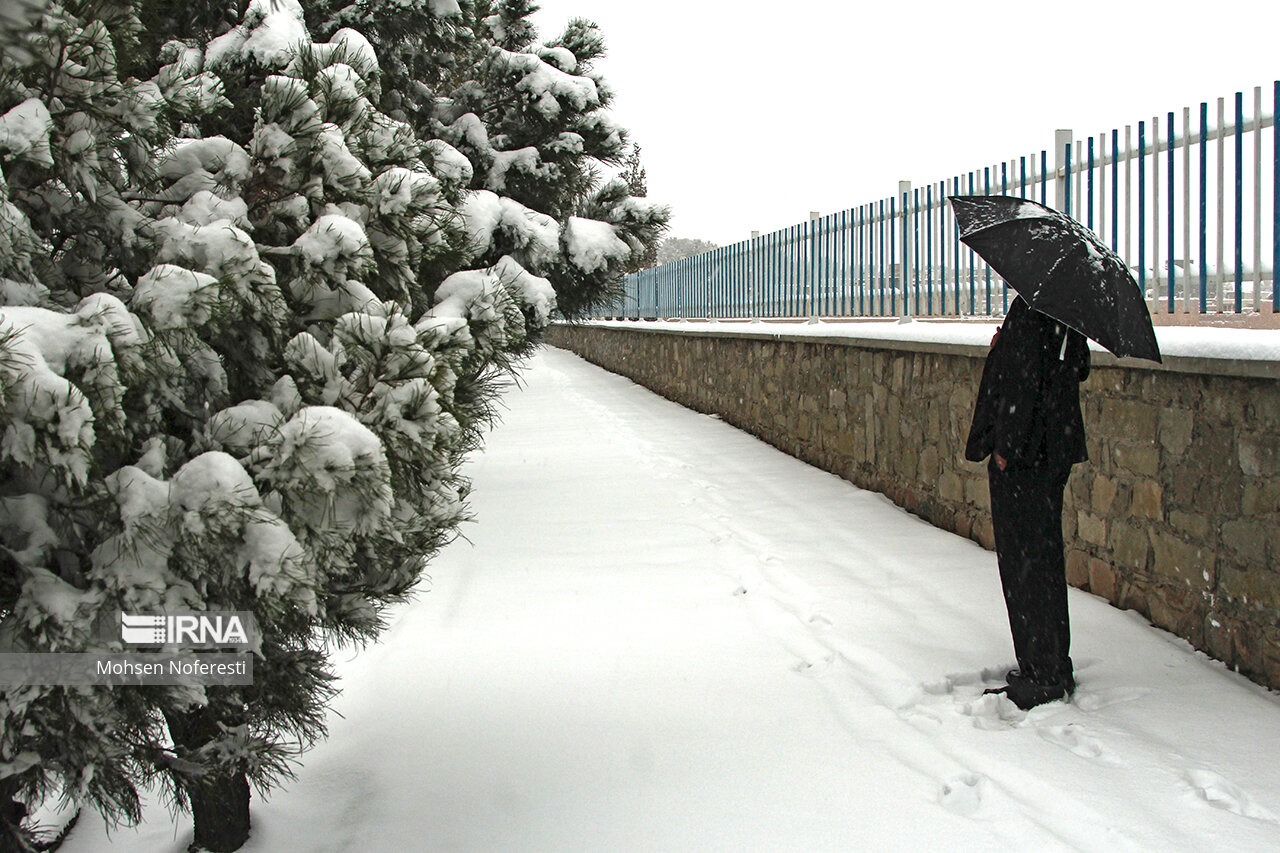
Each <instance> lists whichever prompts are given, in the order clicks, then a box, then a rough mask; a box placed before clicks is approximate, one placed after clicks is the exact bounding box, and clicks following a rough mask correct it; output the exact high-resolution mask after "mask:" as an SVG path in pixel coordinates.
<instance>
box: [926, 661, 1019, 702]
mask: <svg viewBox="0 0 1280 853" xmlns="http://www.w3.org/2000/svg"><path fill="white" fill-rule="evenodd" d="M1010 668H1011V667H1008V666H1001V667H985V668H983V669H980V670H977V671H976V672H975V671H969V672H951V673H947V674H946V675H944V676H943V677H942V678H940V679H938V680H937V681H924V682H921V684H920V689H921V690H923V691H924V692H925V693H928V694H929V695H931V696H946V695H948V694H951V693H955V692H956V688H957V687H973V686H974V685H980V686H982V687H984V688H985V687H987V686H989V685H993V684H997V683H1001V682H1003V681H1004V677H1005V673H1007V672H1008V671H1009V670H1010Z"/></svg>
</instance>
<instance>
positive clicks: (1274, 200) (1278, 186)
mask: <svg viewBox="0 0 1280 853" xmlns="http://www.w3.org/2000/svg"><path fill="white" fill-rule="evenodd" d="M1271 159H1272V163H1271V310H1272V311H1275V312H1280V287H1276V272H1277V270H1280V80H1277V81H1275V91H1274V92H1273V93H1272V95H1271Z"/></svg>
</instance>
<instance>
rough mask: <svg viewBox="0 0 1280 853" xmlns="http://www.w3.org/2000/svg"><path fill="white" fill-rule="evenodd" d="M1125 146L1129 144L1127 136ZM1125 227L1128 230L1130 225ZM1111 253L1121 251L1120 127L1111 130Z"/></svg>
mask: <svg viewBox="0 0 1280 853" xmlns="http://www.w3.org/2000/svg"><path fill="white" fill-rule="evenodd" d="M1125 144H1126V145H1127V144H1128V136H1127V135H1126V136H1125ZM1127 153H1128V152H1126V155H1127ZM1125 227H1126V228H1128V223H1126V224H1125ZM1111 251H1113V252H1118V251H1120V128H1118V127H1115V128H1112V129H1111Z"/></svg>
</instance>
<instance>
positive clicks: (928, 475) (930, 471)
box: [920, 444, 941, 483]
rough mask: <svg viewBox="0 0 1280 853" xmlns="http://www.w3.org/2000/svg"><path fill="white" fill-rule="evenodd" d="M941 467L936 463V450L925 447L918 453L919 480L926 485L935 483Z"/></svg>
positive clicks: (932, 447)
mask: <svg viewBox="0 0 1280 853" xmlns="http://www.w3.org/2000/svg"><path fill="white" fill-rule="evenodd" d="M940 468H941V465H940V464H939V461H938V448H937V447H936V446H934V445H932V444H930V445H926V446H925V447H924V448H923V449H922V450H921V451H920V479H921V480H922V481H923V482H926V483H932V482H935V481H936V479H937V477H938V471H939V470H940Z"/></svg>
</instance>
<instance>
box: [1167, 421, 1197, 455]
mask: <svg viewBox="0 0 1280 853" xmlns="http://www.w3.org/2000/svg"><path fill="white" fill-rule="evenodd" d="M1194 427H1195V417H1194V415H1193V414H1192V413H1191V412H1190V411H1187V410H1186V409H1165V410H1164V411H1162V412H1161V413H1160V446H1161V447H1163V448H1164V449H1165V452H1166V453H1168V454H1169V455H1170V456H1173V457H1175V458H1176V457H1179V456H1181V455H1182V454H1183V453H1184V452H1185V451H1186V449H1187V447H1188V446H1189V445H1190V444H1191V434H1192V430H1193V429H1194Z"/></svg>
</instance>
